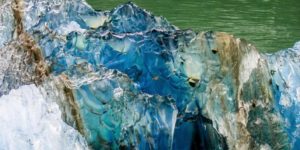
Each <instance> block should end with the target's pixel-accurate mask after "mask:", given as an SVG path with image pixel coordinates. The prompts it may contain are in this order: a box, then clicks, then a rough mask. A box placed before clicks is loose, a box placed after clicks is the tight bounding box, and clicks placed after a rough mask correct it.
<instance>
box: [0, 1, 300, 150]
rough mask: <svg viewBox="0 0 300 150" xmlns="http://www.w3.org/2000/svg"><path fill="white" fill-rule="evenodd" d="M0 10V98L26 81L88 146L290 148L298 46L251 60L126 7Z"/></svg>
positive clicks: (250, 54)
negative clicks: (55, 107) (41, 92)
mask: <svg viewBox="0 0 300 150" xmlns="http://www.w3.org/2000/svg"><path fill="white" fill-rule="evenodd" d="M0 4H1V3H0ZM4 6H5V7H4ZM7 6H10V7H11V9H10V7H7ZM7 11H10V12H11V13H1V14H0V19H1V24H0V33H1V34H3V35H5V36H3V37H1V38H0V54H1V55H0V66H1V69H0V79H1V80H0V96H2V95H5V94H7V93H8V92H9V91H10V90H11V89H15V88H18V87H20V86H22V85H27V84H32V83H34V84H36V86H38V87H40V88H41V89H44V91H45V92H44V93H45V97H46V98H48V99H52V100H56V102H57V103H58V104H59V106H60V109H61V111H62V118H63V119H64V121H65V122H66V123H67V124H69V125H70V126H72V127H73V128H75V129H77V130H78V131H79V132H80V133H81V135H83V136H84V137H85V139H86V141H87V142H88V144H89V147H90V148H91V149H174V150H175V149H178V150H179V149H180V150H182V149H220V150H221V149H295V150H296V149H299V148H300V130H299V129H300V127H299V125H300V116H299V108H300V104H299V102H300V72H299V69H300V68H299V66H300V44H299V42H298V43H296V44H295V46H294V47H293V48H289V49H286V50H282V51H279V52H277V53H274V54H261V53H259V52H258V50H257V49H256V48H255V47H254V46H253V45H251V44H250V43H248V42H247V41H246V40H244V39H239V38H236V37H234V36H232V35H230V34H227V33H223V32H213V31H209V32H195V31H192V30H180V29H179V28H177V27H176V26H174V25H172V24H170V23H169V22H168V21H167V20H166V19H165V18H163V17H156V16H154V15H153V14H151V13H150V12H148V11H146V10H144V9H142V8H139V7H138V6H136V5H135V4H133V3H131V2H129V3H126V4H123V5H120V6H118V7H116V8H114V9H113V10H111V11H95V10H93V9H92V8H91V7H90V6H89V5H87V4H86V3H85V2H84V1H81V0H70V1H65V0H49V1H46V0H15V1H8V0H7V1H3V2H2V6H1V9H0V12H7ZM11 14H13V15H11ZM2 20H3V21H2ZM2 22H3V23H2ZM4 23H5V24H4ZM1 136H2V135H1ZM0 139H1V138H0ZM0 143H1V141H0Z"/></svg>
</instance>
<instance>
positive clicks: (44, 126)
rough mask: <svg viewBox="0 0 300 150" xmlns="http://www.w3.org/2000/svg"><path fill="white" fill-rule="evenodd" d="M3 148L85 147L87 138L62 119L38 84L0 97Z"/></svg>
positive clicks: (69, 149)
mask: <svg viewBox="0 0 300 150" xmlns="http://www.w3.org/2000/svg"><path fill="white" fill-rule="evenodd" d="M0 114H1V115H0V150H15V149H22V150H27V149H30V150H81V149H88V146H87V144H86V141H85V140H84V138H83V137H82V136H81V135H80V133H79V132H78V131H77V130H75V129H74V128H72V127H70V126H68V125H67V124H66V123H65V122H63V120H62V119H61V111H60V110H59V107H58V105H57V104H56V103H54V102H47V101H46V100H45V98H43V96H42V94H41V92H40V91H39V89H38V88H37V87H36V86H35V85H26V86H21V87H20V88H19V89H17V90H12V91H10V93H9V94H8V95H4V96H2V97H0Z"/></svg>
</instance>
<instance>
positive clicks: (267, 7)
mask: <svg viewBox="0 0 300 150" xmlns="http://www.w3.org/2000/svg"><path fill="white" fill-rule="evenodd" d="M87 2H88V3H90V4H91V5H92V6H93V7H94V8H95V9H97V10H111V9H112V8H114V7H116V6H118V5H120V4H123V3H126V2H128V0H87ZM132 2H134V3H135V4H137V5H138V6H140V7H142V8H145V9H146V10H148V11H151V12H152V13H153V14H154V15H156V16H164V17H165V18H167V20H169V21H170V22H171V23H172V24H174V25H176V26H178V27H179V28H180V29H193V30H195V31H208V30H213V31H224V32H229V33H231V34H234V35H235V36H236V37H240V38H245V39H247V40H248V41H250V42H251V43H253V44H255V45H256V47H257V48H258V49H259V50H260V51H263V52H273V51H277V50H280V49H283V48H287V47H291V46H292V45H293V44H294V43H295V42H296V41H300V1H299V0H251V1H250V0H235V1H234V0H219V1H218V0H132Z"/></svg>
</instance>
